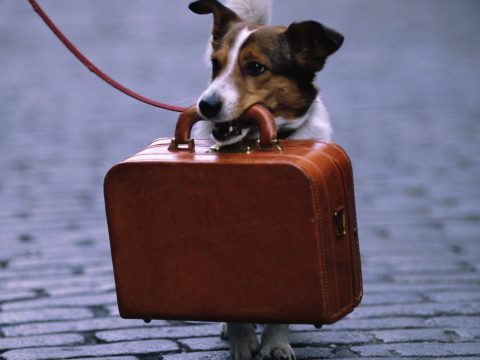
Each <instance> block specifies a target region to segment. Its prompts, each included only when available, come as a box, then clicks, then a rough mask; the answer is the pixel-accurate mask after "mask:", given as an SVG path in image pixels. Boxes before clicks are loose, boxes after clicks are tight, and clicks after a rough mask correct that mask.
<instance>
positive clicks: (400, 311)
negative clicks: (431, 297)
mask: <svg viewBox="0 0 480 360" xmlns="http://www.w3.org/2000/svg"><path fill="white" fill-rule="evenodd" d="M479 313H480V304H477V303H460V304H451V303H444V304H439V303H430V304H423V303H422V304H398V305H395V306H388V305H374V306H360V307H359V308H358V309H357V310H356V311H355V312H353V313H352V314H351V315H350V317H352V318H367V317H368V318H371V317H373V318H375V317H391V316H439V315H477V314H479Z"/></svg>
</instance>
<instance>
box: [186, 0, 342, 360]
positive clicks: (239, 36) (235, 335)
mask: <svg viewBox="0 0 480 360" xmlns="http://www.w3.org/2000/svg"><path fill="white" fill-rule="evenodd" d="M189 8H190V10H192V11H193V12H194V13H197V14H213V20H214V21H213V28H212V32H211V38H210V46H209V50H208V51H207V54H208V56H209V57H210V61H211V66H212V78H211V82H210V84H209V86H208V87H207V88H206V89H205V91H204V92H203V93H202V94H201V96H200V97H199V99H198V101H197V103H196V109H197V112H198V114H199V115H200V117H202V118H203V119H206V120H209V121H201V122H199V123H198V124H197V125H195V127H194V128H193V131H192V134H193V137H194V138H200V139H201V138H203V139H205V138H213V139H214V140H215V141H216V143H217V147H218V148H222V147H226V146H232V145H234V144H238V143H241V142H242V141H243V140H244V139H249V138H255V137H257V136H258V132H257V130H256V129H255V127H254V126H252V125H251V124H241V123H239V122H237V121H235V120H236V119H237V118H239V117H240V115H242V114H243V112H244V111H245V110H247V109H248V108H249V107H250V106H252V105H255V104H261V105H263V106H265V107H266V108H267V109H268V110H270V112H271V113H272V115H273V117H274V118H275V122H276V126H277V136H278V138H279V139H285V138H289V139H320V140H325V141H329V140H330V138H331V134H332V127H331V124H330V119H329V116H328V113H327V111H326V109H325V106H324V105H323V102H322V100H321V98H320V96H319V91H318V89H317V88H316V86H315V84H314V79H315V74H316V73H317V72H318V71H320V70H322V68H323V67H324V65H325V62H326V59H327V58H328V57H329V56H330V55H332V54H333V53H334V52H336V51H337V50H338V49H339V48H340V46H341V45H342V43H343V36H342V35H341V34H340V33H338V32H336V31H335V30H333V29H330V28H328V27H326V26H324V25H322V24H321V23H319V22H316V21H304V22H299V23H293V24H291V25H289V26H288V27H285V26H270V25H268V22H269V19H270V14H271V1H270V0H227V3H226V5H223V4H222V3H220V2H219V1H217V0H198V1H194V2H192V3H191V4H190V5H189ZM288 327H289V326H288V325H287V324H268V325H265V327H264V329H263V332H262V336H261V343H259V342H258V339H257V336H256V330H255V326H254V325H253V324H242V323H227V324H226V325H225V326H224V331H223V332H222V333H223V335H225V337H228V339H229V344H230V351H231V354H232V357H233V358H234V359H236V360H244V359H252V358H254V357H255V356H256V354H257V353H258V352H260V351H261V354H262V356H263V357H264V358H268V359H275V360H277V359H278V360H280V359H282V360H283V359H286V360H291V359H295V354H294V351H293V349H292V347H291V345H290V343H289V340H288Z"/></svg>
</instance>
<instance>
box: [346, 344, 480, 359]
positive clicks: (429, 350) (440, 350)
mask: <svg viewBox="0 0 480 360" xmlns="http://www.w3.org/2000/svg"><path fill="white" fill-rule="evenodd" d="M352 351H355V352H357V353H359V354H360V355H361V356H362V357H369V356H387V357H388V356H391V355H394V356H395V355H397V356H412V357H427V356H432V357H439V356H459V355H468V356H470V355H475V356H480V343H458V344H457V343H448V344H445V343H435V342H428V343H404V344H402V343H399V344H382V345H365V346H354V347H352Z"/></svg>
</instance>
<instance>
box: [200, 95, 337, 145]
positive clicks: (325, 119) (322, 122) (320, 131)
mask: <svg viewBox="0 0 480 360" xmlns="http://www.w3.org/2000/svg"><path fill="white" fill-rule="evenodd" d="M275 122H276V124H277V129H278V130H282V129H284V130H290V129H296V130H295V132H294V133H293V134H292V135H290V136H289V139H316V140H324V141H330V140H331V137H332V126H331V124H330V118H329V116H328V113H327V109H326V108H325V105H324V104H323V102H322V99H321V98H320V96H318V97H317V98H316V99H315V101H314V102H313V103H312V105H311V106H310V108H309V109H308V111H307V112H306V113H305V115H303V116H302V117H300V118H298V119H294V120H285V119H282V118H277V119H275ZM192 134H193V137H194V138H197V139H211V138H212V123H211V122H210V121H201V122H199V123H197V125H195V127H194V128H193V131H192Z"/></svg>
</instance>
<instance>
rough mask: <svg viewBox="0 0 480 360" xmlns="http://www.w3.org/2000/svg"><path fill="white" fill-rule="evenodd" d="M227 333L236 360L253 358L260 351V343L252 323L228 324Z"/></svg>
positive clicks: (250, 359) (231, 351)
mask: <svg viewBox="0 0 480 360" xmlns="http://www.w3.org/2000/svg"><path fill="white" fill-rule="evenodd" d="M226 328H227V331H226V335H227V337H228V340H229V344H230V353H231V354H232V357H233V359H234V360H252V359H255V356H256V355H257V354H258V352H259V351H260V344H259V342H258V339H257V334H256V333H255V327H254V326H253V325H252V324H227V326H226Z"/></svg>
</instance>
